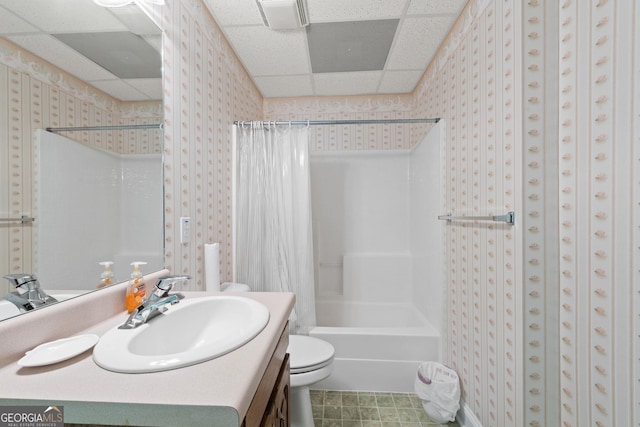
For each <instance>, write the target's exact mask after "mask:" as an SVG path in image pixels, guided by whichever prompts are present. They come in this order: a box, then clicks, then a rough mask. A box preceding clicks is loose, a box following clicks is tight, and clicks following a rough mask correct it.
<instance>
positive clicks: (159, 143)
mask: <svg viewBox="0 0 640 427" xmlns="http://www.w3.org/2000/svg"><path fill="white" fill-rule="evenodd" d="M0 16H1V18H0V24H1V27H2V30H0V39H4V40H6V41H8V42H9V43H11V44H12V45H14V46H17V47H18V48H19V49H22V50H24V51H27V52H29V53H30V54H33V55H35V57H37V60H36V64H37V63H38V61H40V60H42V64H47V63H48V64H53V65H54V66H55V67H57V68H59V69H62V70H63V71H64V72H65V73H67V74H68V75H70V76H73V77H74V78H77V79H80V80H82V81H83V82H85V83H87V84H88V85H90V86H91V87H92V88H95V89H97V90H98V91H100V92H98V93H102V94H106V95H107V96H105V97H104V99H107V100H109V102H110V103H112V105H113V106H114V107H113V108H114V109H116V110H117V111H118V112H120V111H127V110H131V111H133V110H145V114H146V115H145V114H142V115H140V116H139V117H134V118H133V119H130V120H124V119H123V120H120V121H118V122H113V123H104V120H102V123H91V118H89V119H87V115H86V114H84V111H83V109H86V107H85V104H86V102H84V101H82V100H80V101H78V100H75V99H73V101H69V99H72V98H73V97H72V95H67V94H66V93H65V91H64V88H62V89H61V90H60V94H61V95H60V98H63V97H66V98H65V100H66V105H65V108H76V107H77V108H78V111H77V112H76V111H74V114H77V115H78V116H82V115H83V114H84V117H82V119H79V120H78V121H77V123H75V122H74V123H72V125H70V126H66V127H65V128H62V129H61V128H59V127H58V128H56V127H55V126H51V123H48V122H47V120H44V118H43V120H41V122H42V124H41V125H40V126H36V125H34V123H33V121H32V122H31V123H30V124H31V126H28V125H27V124H26V123H25V124H23V126H25V127H30V129H26V130H25V132H24V135H27V134H28V135H30V136H31V137H32V139H33V141H24V142H23V143H24V144H32V147H31V148H30V149H29V150H24V151H23V152H28V153H30V155H31V159H30V162H29V163H30V165H31V168H32V170H31V173H30V174H29V175H30V176H29V182H27V183H26V184H24V185H25V188H21V190H22V191H24V193H26V194H32V195H33V196H32V198H33V202H32V212H31V213H32V215H33V216H34V217H35V220H34V222H33V223H31V224H28V225H25V224H11V225H9V224H6V223H3V224H2V226H3V227H21V226H23V227H31V234H32V239H31V241H30V242H29V245H25V246H28V247H29V248H30V249H31V251H32V253H31V254H29V255H30V257H31V262H30V264H31V265H33V268H32V271H21V273H35V274H36V275H37V276H38V279H39V281H40V284H41V286H42V288H43V289H44V290H45V291H46V292H49V291H50V290H52V291H60V298H59V299H65V298H68V297H69V296H76V295H80V294H83V293H86V292H90V291H94V290H96V289H98V285H99V283H100V276H101V273H102V272H103V269H104V267H103V266H102V265H100V263H102V262H106V261H109V262H113V266H112V267H111V270H112V272H113V275H114V277H113V279H112V280H113V283H119V282H122V281H125V280H128V278H129V275H130V274H131V271H132V267H131V266H130V263H131V262H134V261H143V262H146V263H147V265H145V266H144V267H143V268H142V271H143V272H144V273H149V272H152V271H157V270H159V269H161V268H163V266H164V248H163V242H164V237H163V230H164V218H163V211H164V210H163V185H162V147H163V140H164V138H163V133H162V128H161V127H160V126H158V125H159V124H160V123H161V122H162V111H163V109H162V75H161V73H162V61H161V51H162V32H161V30H160V29H159V28H158V27H157V26H156V25H155V24H154V23H153V21H152V20H151V19H150V18H149V17H148V16H147V14H146V13H145V11H144V10H142V8H140V7H139V6H138V5H136V4H135V3H131V4H129V5H127V6H124V7H116V8H104V7H101V6H98V5H97V4H95V3H94V2H93V1H91V0H29V1H15V0H0ZM0 41H1V40H0ZM47 66H48V65H47ZM10 68H11V64H9V69H10ZM25 99H26V98H25ZM111 100H112V101H111ZM0 102H4V103H7V104H8V103H9V102H10V101H9V100H5V99H3V100H0ZM27 102H32V103H33V102H34V101H33V100H30V101H22V103H23V104H27ZM70 103H71V104H73V105H74V107H69V105H70ZM60 104H61V106H62V105H63V103H62V102H61V103H60ZM103 104H104V102H103ZM5 107H8V106H7V105H5V106H0V110H2V109H3V108H4V109H5V110H8V109H9V108H5ZM17 108H18V109H21V108H24V109H29V108H30V106H29V105H19V106H18V107H17ZM109 108H110V107H109ZM154 112H155V117H153V116H154ZM63 113H64V112H61V114H63ZM89 116H90V115H89ZM61 122H62V121H61ZM120 122H122V123H120ZM66 123H68V120H67V121H66V122H65V124H66ZM140 123H144V125H142V124H140ZM43 128H53V129H50V131H46V130H45V129H43ZM67 128H82V129H67ZM93 128H95V129H93ZM25 139H28V138H25ZM96 141H97V143H96ZM5 188H8V186H4V187H3V191H5ZM0 216H3V217H4V216H5V213H4V212H3V213H2V215H0ZM5 234H6V236H10V234H11V228H7V231H6V233H5ZM4 240H9V237H7V238H3V239H2V242H1V244H3V245H4V244H5V242H4ZM6 244H8V243H6ZM3 250H4V249H3ZM6 252H7V253H8V252H9V251H6ZM28 264H29V263H25V265H28ZM3 267H4V266H3ZM0 273H1V274H0V275H5V274H8V273H16V271H0ZM2 282H3V283H2V286H0V292H2V295H0V320H2V319H3V318H7V317H11V316H12V312H13V311H12V310H13V308H12V307H10V306H11V305H12V304H10V303H8V302H7V301H6V300H4V299H3V298H2V297H3V296H4V295H5V294H6V292H8V291H11V290H13V289H11V288H10V286H9V284H8V282H6V281H5V280H4V279H2ZM62 291H64V292H62ZM54 296H55V294H54ZM3 307H4V309H3ZM15 314H18V312H16V313H15Z"/></svg>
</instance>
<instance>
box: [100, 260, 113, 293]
mask: <svg viewBox="0 0 640 427" xmlns="http://www.w3.org/2000/svg"><path fill="white" fill-rule="evenodd" d="M98 264H99V265H102V266H104V271H103V272H102V274H101V275H100V283H99V284H98V289H100V288H104V287H105V286H109V285H111V284H113V271H111V266H112V265H113V261H102V262H99V263H98Z"/></svg>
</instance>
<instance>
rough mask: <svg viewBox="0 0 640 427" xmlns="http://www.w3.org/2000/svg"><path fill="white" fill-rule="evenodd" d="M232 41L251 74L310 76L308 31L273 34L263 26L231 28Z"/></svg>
mask: <svg viewBox="0 0 640 427" xmlns="http://www.w3.org/2000/svg"><path fill="white" fill-rule="evenodd" d="M226 30H227V34H228V36H229V41H230V42H231V44H232V46H233V50H235V51H236V53H237V54H238V56H239V57H240V58H242V59H241V60H242V62H243V63H244V65H245V67H246V68H247V71H248V72H249V74H252V75H253V76H273V75H288V74H304V73H308V72H310V66H309V59H308V53H307V43H306V35H305V31H304V30H296V31H273V30H271V29H269V28H266V27H263V26H256V27H253V26H252V27H227V29H226Z"/></svg>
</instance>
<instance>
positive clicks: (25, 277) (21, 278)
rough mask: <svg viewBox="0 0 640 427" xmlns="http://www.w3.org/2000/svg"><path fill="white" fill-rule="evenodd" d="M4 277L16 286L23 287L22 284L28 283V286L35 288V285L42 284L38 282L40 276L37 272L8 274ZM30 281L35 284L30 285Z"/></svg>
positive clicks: (36, 286)
mask: <svg viewBox="0 0 640 427" xmlns="http://www.w3.org/2000/svg"><path fill="white" fill-rule="evenodd" d="M3 277H4V278H5V279H7V280H8V281H9V282H11V284H12V285H13V286H14V287H16V288H22V286H24V285H27V286H26V288H29V289H33V288H34V287H35V288H38V287H39V286H40V284H39V283H38V278H37V277H36V275H35V274H28V273H18V274H7V275H6V276H3ZM34 282H35V283H34ZM28 283H33V285H28Z"/></svg>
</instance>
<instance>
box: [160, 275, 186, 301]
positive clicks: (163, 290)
mask: <svg viewBox="0 0 640 427" xmlns="http://www.w3.org/2000/svg"><path fill="white" fill-rule="evenodd" d="M189 279H191V277H190V276H165V277H161V278H160V279H159V280H158V283H156V289H155V291H153V294H154V295H156V296H158V297H164V296H167V295H168V294H169V291H170V290H171V289H172V288H173V285H175V284H176V283H178V282H181V281H183V280H189Z"/></svg>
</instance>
